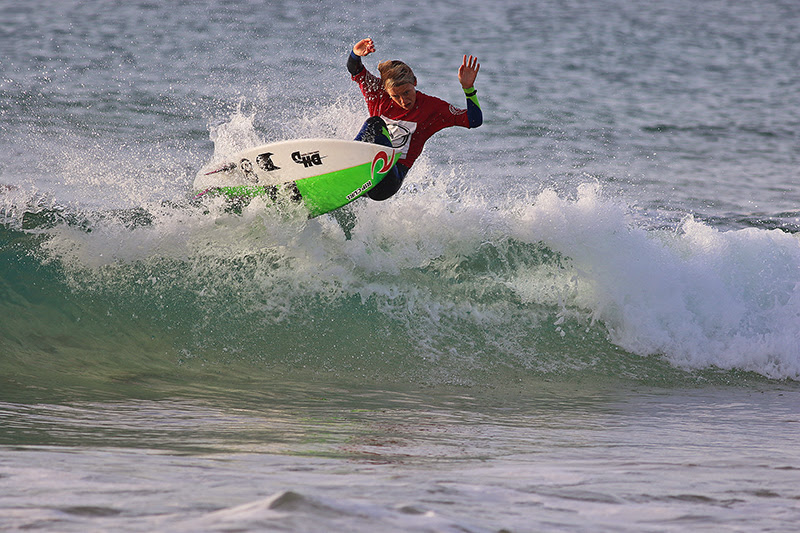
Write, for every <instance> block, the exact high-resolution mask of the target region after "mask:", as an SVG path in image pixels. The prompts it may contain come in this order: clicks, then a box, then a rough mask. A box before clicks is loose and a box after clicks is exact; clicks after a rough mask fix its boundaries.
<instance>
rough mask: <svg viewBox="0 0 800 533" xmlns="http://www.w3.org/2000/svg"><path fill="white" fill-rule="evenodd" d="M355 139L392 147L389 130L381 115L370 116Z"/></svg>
mask: <svg viewBox="0 0 800 533" xmlns="http://www.w3.org/2000/svg"><path fill="white" fill-rule="evenodd" d="M355 140H357V141H363V142H366V143H372V144H380V145H382V146H387V147H389V148H391V147H392V140H391V137H389V130H388V129H387V128H386V123H385V122H384V121H383V119H382V118H381V117H369V118H368V119H367V120H366V121H365V122H364V125H363V126H361V131H359V132H358V135H356V139H355Z"/></svg>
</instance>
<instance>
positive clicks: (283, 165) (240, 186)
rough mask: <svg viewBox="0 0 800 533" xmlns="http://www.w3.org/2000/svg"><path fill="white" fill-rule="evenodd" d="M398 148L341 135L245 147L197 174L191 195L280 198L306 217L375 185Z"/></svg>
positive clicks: (339, 204)
mask: <svg viewBox="0 0 800 533" xmlns="http://www.w3.org/2000/svg"><path fill="white" fill-rule="evenodd" d="M400 156H401V153H400V151H398V150H396V149H394V148H388V147H386V146H381V145H379V144H372V143H366V142H361V141H346V140H341V139H295V140H289V141H281V142H276V143H271V144H265V145H262V146H257V147H254V148H248V149H246V150H243V151H241V152H238V153H236V154H233V155H232V156H231V157H229V158H227V159H226V161H225V162H224V163H220V164H217V165H214V166H213V167H211V168H210V169H204V170H202V171H201V172H200V174H199V175H198V176H197V178H196V179H195V182H194V190H195V197H196V198H197V197H202V196H205V195H224V196H225V197H227V198H231V199H242V198H254V197H257V196H265V197H269V198H271V199H272V200H275V199H276V198H278V197H279V196H281V197H287V196H288V197H289V198H290V199H291V200H293V201H297V202H300V203H302V204H303V205H304V206H305V208H306V210H307V211H308V215H309V217H310V218H313V217H316V216H319V215H322V214H324V213H328V212H330V211H333V210H334V209H338V208H340V207H342V206H344V205H346V204H348V203H350V202H352V201H353V200H355V199H356V198H358V197H360V196H362V195H364V194H365V193H366V192H368V191H369V190H370V189H372V188H373V187H375V185H377V184H378V183H380V181H381V180H382V179H383V178H384V177H385V176H386V174H388V173H389V171H390V170H391V169H392V167H393V166H394V165H395V164H396V163H397V161H398V160H399V159H400Z"/></svg>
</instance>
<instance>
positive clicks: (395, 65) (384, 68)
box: [378, 59, 417, 89]
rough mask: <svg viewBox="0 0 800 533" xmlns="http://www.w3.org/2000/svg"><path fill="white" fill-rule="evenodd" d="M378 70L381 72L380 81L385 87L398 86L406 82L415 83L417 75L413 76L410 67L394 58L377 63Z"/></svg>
mask: <svg viewBox="0 0 800 533" xmlns="http://www.w3.org/2000/svg"><path fill="white" fill-rule="evenodd" d="M378 72H380V73H381V81H382V82H383V87H384V88H385V89H390V88H392V87H398V86H400V85H405V84H406V83H411V84H416V83H417V77H416V76H414V72H412V70H411V67H409V66H408V65H406V64H405V63H403V62H402V61H398V60H396V59H392V60H390V61H384V62H383V63H379V64H378Z"/></svg>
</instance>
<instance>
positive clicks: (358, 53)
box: [347, 37, 375, 76]
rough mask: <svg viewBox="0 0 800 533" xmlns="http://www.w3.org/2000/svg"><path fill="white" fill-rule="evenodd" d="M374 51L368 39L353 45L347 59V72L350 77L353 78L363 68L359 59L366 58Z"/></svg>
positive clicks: (373, 45) (373, 46)
mask: <svg viewBox="0 0 800 533" xmlns="http://www.w3.org/2000/svg"><path fill="white" fill-rule="evenodd" d="M374 51H375V43H373V42H372V39H370V38H369V37H367V38H366V39H361V40H360V41H358V42H357V43H356V44H354V45H353V50H352V51H351V52H350V55H349V56H348V58H347V71H348V72H350V75H351V76H355V75H356V74H358V73H359V72H361V69H363V68H364V64H363V63H361V58H362V57H364V56H368V55H369V54H371V53H372V52H374Z"/></svg>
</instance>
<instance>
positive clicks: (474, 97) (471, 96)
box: [464, 87, 483, 128]
mask: <svg viewBox="0 0 800 533" xmlns="http://www.w3.org/2000/svg"><path fill="white" fill-rule="evenodd" d="M464 95H465V96H466V97H467V118H468V119H469V127H470V128H477V127H478V126H480V125H481V124H483V111H481V104H480V103H479V102H478V91H477V90H476V89H475V87H470V88H469V89H464Z"/></svg>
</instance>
